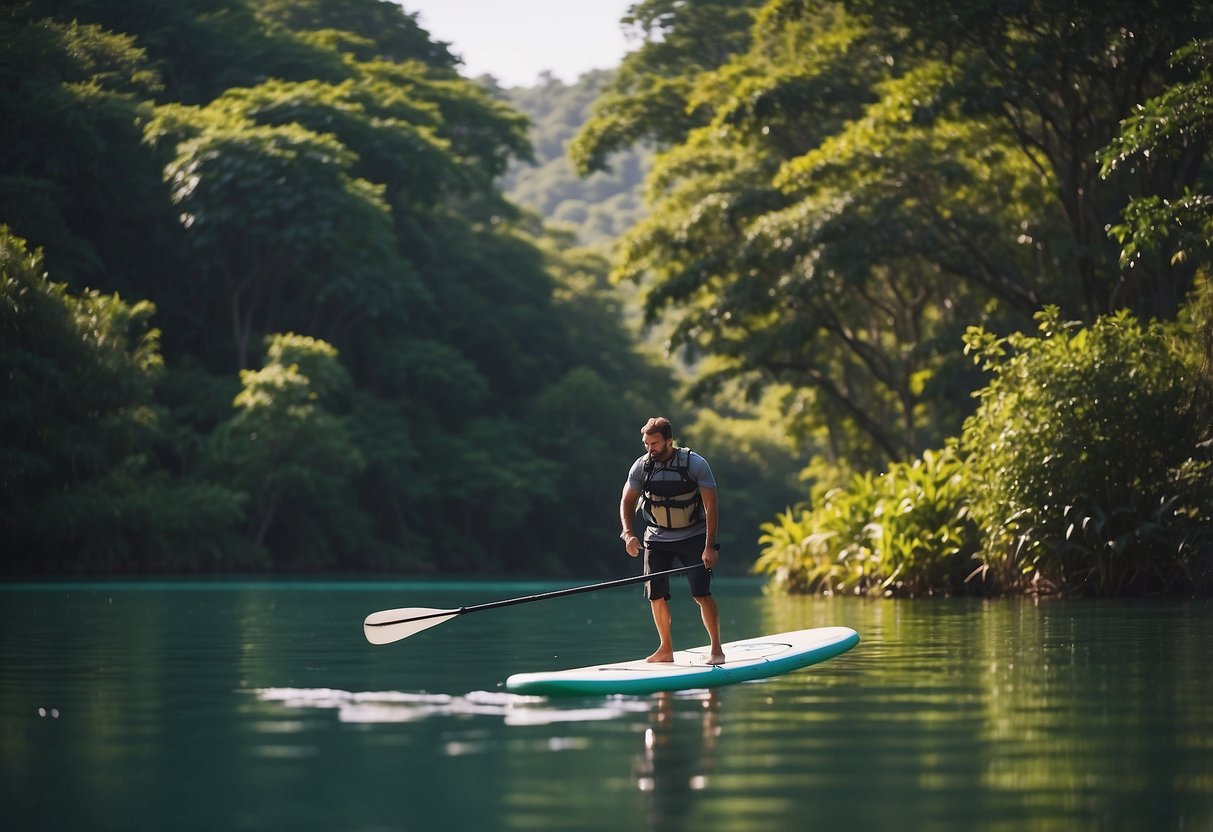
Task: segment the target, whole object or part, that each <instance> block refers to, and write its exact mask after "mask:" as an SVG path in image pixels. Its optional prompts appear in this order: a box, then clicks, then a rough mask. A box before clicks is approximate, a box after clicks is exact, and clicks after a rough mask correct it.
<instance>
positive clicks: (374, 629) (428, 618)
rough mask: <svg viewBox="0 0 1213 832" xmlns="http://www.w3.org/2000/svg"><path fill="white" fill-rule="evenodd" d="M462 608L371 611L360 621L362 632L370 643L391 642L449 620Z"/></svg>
mask: <svg viewBox="0 0 1213 832" xmlns="http://www.w3.org/2000/svg"><path fill="white" fill-rule="evenodd" d="M461 612H463V610H432V609H427V608H426V607H401V608H400V609H396V610H380V611H379V612H373V613H371V614H370V615H368V616H367V617H366V621H364V622H362V632H363V634H365V635H366V640H367V641H369V642H370V643H371V644H391V643H392V642H393V641H400V639H402V638H408V637H409V636H411V635H416V634H417V633H420V632H421V631H422V630H428V629H429V628H430V627H435V626H437V625H439V624H441V623H442V622H444V621H450V620H451V619H452V618H454V617H455V616H457V615H459V614H460V613H461Z"/></svg>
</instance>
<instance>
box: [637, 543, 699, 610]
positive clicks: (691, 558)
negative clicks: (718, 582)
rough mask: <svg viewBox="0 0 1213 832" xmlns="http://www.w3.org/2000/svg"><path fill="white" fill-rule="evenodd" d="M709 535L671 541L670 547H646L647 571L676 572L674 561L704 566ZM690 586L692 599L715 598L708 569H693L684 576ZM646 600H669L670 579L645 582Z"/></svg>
mask: <svg viewBox="0 0 1213 832" xmlns="http://www.w3.org/2000/svg"><path fill="white" fill-rule="evenodd" d="M706 542H707V535H704V534H697V535H695V536H694V537H688V538H687V539H686V540H671V541H669V542H668V543H667V542H663V543H646V544H645V547H644V571H645V573H646V574H647V573H649V572H665V571H666V570H668V569H674V568H675V567H674V561H675V560H677V561H678V563H679V565H680V566H693V565H694V564H697V563H698V564H701V565H702V564H703V545H704V543H706ZM684 574H685V575H686V579H687V583H689V584H690V585H691V597H692V598H707V597H708V596H709V595H711V594H712V573H711V572H709V571H708V570H707V569H692V570H691V571H690V572H686V573H684ZM644 586H645V592H644V597H645V598H648V599H649V600H650V601H656V600H658V599H664V600H666V601H668V600H670V578H669V576H668V575H665V576H662V577H660V578H654V579H653V580H651V581H646V582H645V585H644Z"/></svg>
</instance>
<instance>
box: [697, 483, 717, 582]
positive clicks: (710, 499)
mask: <svg viewBox="0 0 1213 832" xmlns="http://www.w3.org/2000/svg"><path fill="white" fill-rule="evenodd" d="M699 494H700V496H701V497H703V519H704V521H705V522H706V523H707V527H708V529H707V537H706V538H705V542H704V545H703V565H704V566H706V567H707V568H708V569H714V568H715V567H716V561H718V560H719V559H720V552H719V550H717V548H716V489H715V488H704V487H702V486H701V487H700V489H699Z"/></svg>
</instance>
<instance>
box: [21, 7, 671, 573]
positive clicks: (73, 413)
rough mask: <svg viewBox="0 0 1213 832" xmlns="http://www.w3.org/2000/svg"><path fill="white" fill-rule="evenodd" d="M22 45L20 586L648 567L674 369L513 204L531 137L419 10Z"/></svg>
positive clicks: (130, 16) (24, 32)
mask: <svg viewBox="0 0 1213 832" xmlns="http://www.w3.org/2000/svg"><path fill="white" fill-rule="evenodd" d="M0 27H2V28H0V43H2V44H3V50H2V51H0V90H3V98H2V99H0V110H2V112H3V118H0V223H3V224H4V225H5V226H6V227H7V231H5V232H4V234H3V238H2V243H0V250H2V252H3V255H2V256H3V260H2V267H3V276H4V281H5V282H4V301H5V302H4V305H3V311H2V312H0V315H2V316H3V319H2V324H0V339H2V344H0V346H2V348H3V352H2V356H3V358H2V360H3V365H4V367H3V369H4V373H3V377H4V378H5V386H4V390H3V408H2V409H0V424H2V425H3V429H2V431H0V453H2V455H3V466H2V469H3V474H2V480H0V498H2V510H3V515H2V516H0V548H2V549H3V551H4V552H5V555H4V569H5V571H7V572H10V573H29V572H44V573H49V572H80V571H105V570H237V569H277V570H292V569H298V570H316V569H337V568H340V569H350V570H353V569H359V570H374V569H399V570H405V571H444V572H457V571H462V572H469V571H470V572H477V571H479V572H501V571H539V570H547V571H565V570H570V569H576V570H577V571H578V572H580V573H583V574H587V573H588V574H593V573H598V572H607V571H610V570H611V569H613V568H624V567H626V565H627V564H626V563H622V564H620V563H617V561H618V560H619V558H618V557H617V556H618V554H619V553H618V551H617V548H618V547H617V540H616V534H617V528H616V526H617V523H618V521H617V518H616V505H617V500H618V489H619V484H620V483H621V482H622V477H623V473H622V472H623V471H624V470H626V465H627V464H628V462H629V461H630V460H631V459H634V458H635V455H636V454H637V453H639V450H638V448H639V442H638V441H637V438H636V433H637V429H638V427H639V425H640V424H641V423H642V422H643V420H644V419H645V418H647V416H648V415H651V413H652V412H655V411H657V410H663V409H668V408H669V407H670V405H671V397H670V396H669V395H667V391H668V390H670V387H669V384H668V377H667V373H666V372H665V371H663V370H661V369H659V368H656V367H654V366H652V365H651V364H648V363H646V362H645V361H644V360H643V359H641V358H639V357H638V353H636V352H635V351H634V350H633V349H632V344H633V342H632V339H631V337H630V336H629V335H628V333H627V332H626V331H625V330H624V329H623V328H622V326H621V324H620V315H619V312H618V309H617V307H616V306H615V305H613V302H612V300H611V297H610V295H609V293H608V292H607V291H606V284H605V263H604V262H603V261H601V260H600V259H595V258H593V257H589V256H584V255H579V254H576V253H566V251H567V249H566V248H565V247H563V246H562V245H560V244H557V242H556V241H554V240H552V239H549V238H548V237H547V235H546V234H545V232H544V231H543V229H542V227H541V226H539V225H537V224H535V223H534V222H532V221H530V220H524V219H520V216H519V213H518V211H517V210H516V209H515V208H514V207H513V206H512V205H511V204H510V203H509V202H508V201H507V200H506V199H505V198H503V196H502V194H501V192H500V190H499V188H498V186H497V184H496V181H497V179H498V178H499V177H500V176H501V175H502V174H503V173H504V171H505V170H506V168H507V166H508V165H509V164H510V163H511V161H512V160H518V159H526V158H528V157H529V155H530V147H529V144H528V141H527V138H526V132H525V120H524V118H523V116H522V115H521V114H520V113H518V112H517V111H516V110H514V109H512V108H511V107H509V106H508V105H506V104H504V103H502V102H500V101H498V100H497V99H495V98H493V97H491V96H490V95H488V94H486V93H485V91H484V90H483V89H482V88H481V87H479V86H478V85H476V84H474V83H472V82H471V81H468V80H465V79H463V78H462V77H460V76H459V75H458V74H457V72H456V63H455V61H454V60H453V59H452V57H451V55H450V54H449V53H448V52H447V50H446V49H445V47H443V46H442V45H440V44H436V43H435V42H434V41H433V40H432V39H431V38H430V37H429V35H428V34H427V33H425V32H424V31H422V30H421V29H419V28H418V27H417V25H416V22H415V20H414V19H413V18H412V17H410V16H409V15H407V14H405V13H403V12H402V11H401V10H400V8H399V7H398V6H396V5H394V4H392V3H386V2H378V0H304V2H295V1H294V0H291V1H290V2H287V0H280V1H279V2H261V0H258V2H255V3H254V2H243V0H196V1H195V2H182V3H172V4H163V3H158V2H150V1H149V2H140V0H134V2H129V1H128V0H121V2H117V0H115V2H105V0H82V1H79V2H73V0H34V1H33V2H23V3H17V4H15V5H13V4H9V5H8V6H7V7H6V9H5V11H4V12H3V16H2V18H0ZM47 275H48V276H49V281H48V280H47V278H46V276H47ZM636 391H640V392H636ZM622 560H623V561H626V558H624V559H622Z"/></svg>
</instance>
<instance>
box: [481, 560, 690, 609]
mask: <svg viewBox="0 0 1213 832" xmlns="http://www.w3.org/2000/svg"><path fill="white" fill-rule="evenodd" d="M705 568H706V567H705V566H704V565H703V564H702V563H693V564H691V565H690V566H679V567H678V568H676V569H667V570H665V571H664V572H650V573H649V574H647V575H633V576H632V577H630V578H619V579H618V580H615V581H606V582H604V583H600V584H590V585H589V586H575V587H571V588H570V589H557V590H555V591H554V592H541V593H539V594H538V595H524V596H522V597H521V598H507V599H506V600H504V601H491V602H489V603H487V604H476V605H475V606H471V607H460V608H459V610H458V614H460V615H462V614H463V613H465V612H480V611H481V610H495V609H498V608H500V607H512V606H514V605H515V604H528V603H530V602H531V601H544V600H547V599H548V598H562V597H564V596H565V595H577V594H578V593H581V592H596V591H597V590H600V589H610V588H611V587H615V586H627V585H628V584H639V583H644V582H645V581H649V580H652V579H653V578H661V577H664V576H666V575H681V574H683V573H684V572H691V571H693V570H695V569H705Z"/></svg>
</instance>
